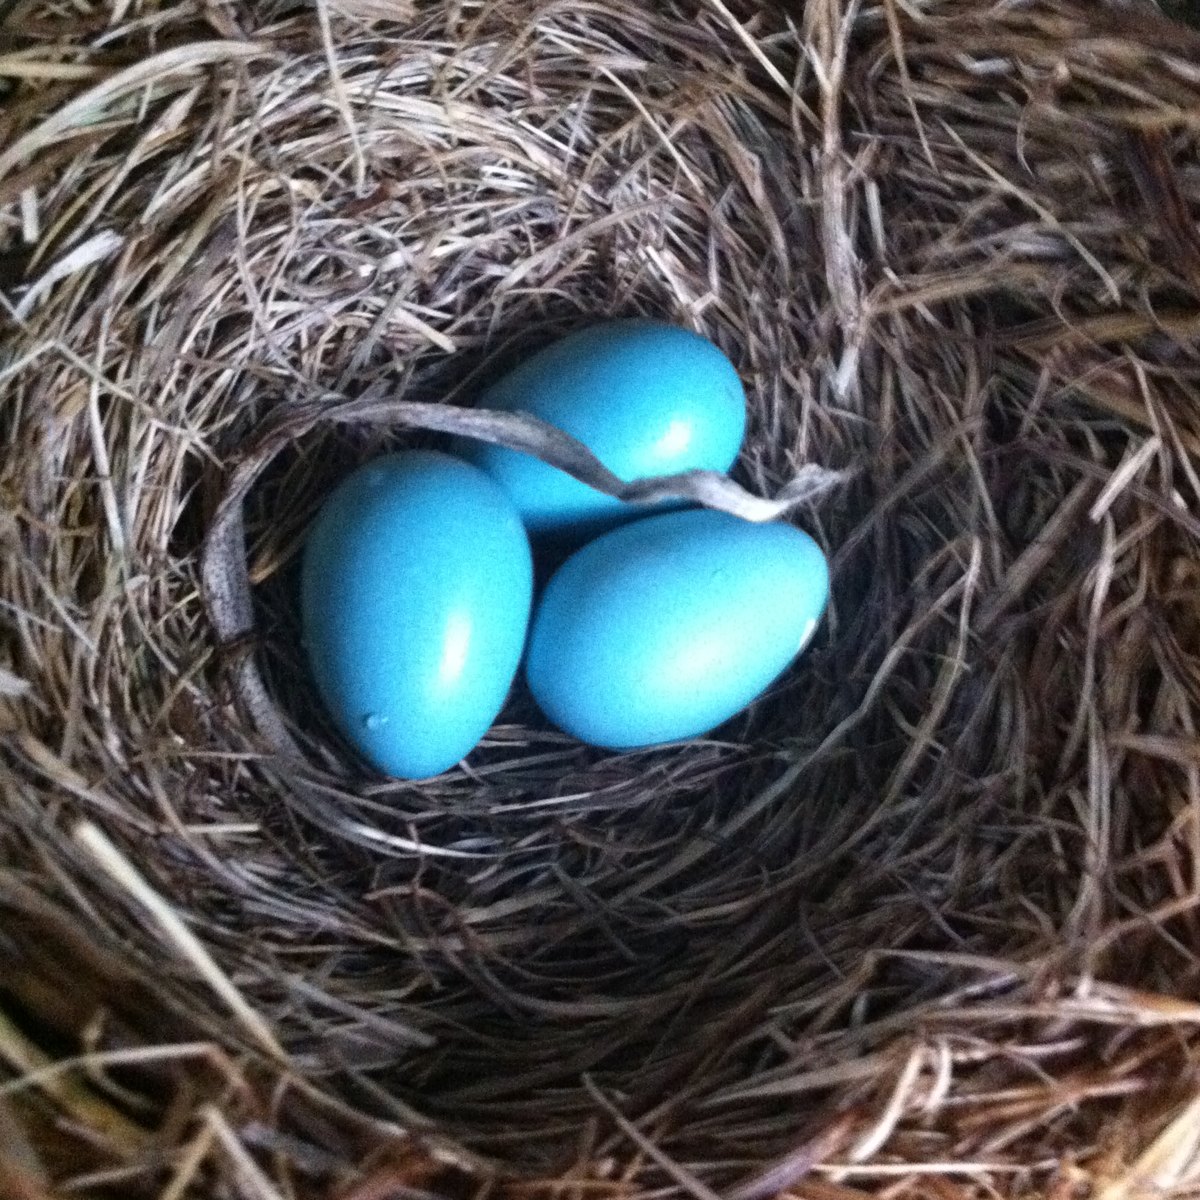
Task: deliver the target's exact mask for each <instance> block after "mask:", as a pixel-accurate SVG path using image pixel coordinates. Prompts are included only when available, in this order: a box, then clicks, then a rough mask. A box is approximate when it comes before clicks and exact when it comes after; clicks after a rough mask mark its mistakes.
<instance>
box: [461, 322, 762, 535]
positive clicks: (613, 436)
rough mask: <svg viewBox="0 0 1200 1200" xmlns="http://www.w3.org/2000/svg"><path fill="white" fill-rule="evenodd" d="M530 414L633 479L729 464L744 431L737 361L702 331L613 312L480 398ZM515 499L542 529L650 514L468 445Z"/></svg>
mask: <svg viewBox="0 0 1200 1200" xmlns="http://www.w3.org/2000/svg"><path fill="white" fill-rule="evenodd" d="M479 403H480V406H481V407H483V408H494V409H500V410H502V411H505V412H526V413H532V414H533V415H534V416H536V417H540V418H541V419H542V420H543V421H548V422H549V423H550V424H551V425H556V426H558V428H559V429H562V430H563V431H565V432H566V433H569V434H571V435H572V436H573V437H575V438H577V439H578V440H579V441H581V442H582V443H583V444H584V445H585V446H587V448H588V449H589V450H591V451H592V453H593V454H595V455H596V457H597V458H598V459H599V460H600V461H601V462H602V463H603V464H604V465H605V466H606V467H607V468H608V469H609V470H610V471H612V472H613V473H614V474H615V475H617V476H618V477H619V478H620V479H622V480H624V481H625V482H626V483H630V482H632V481H633V480H636V479H644V478H646V477H648V476H653V475H670V474H674V473H675V472H677V471H689V470H696V469H706V470H711V471H727V470H729V468H730V467H731V466H732V465H733V462H734V460H735V459H736V458H737V456H738V451H739V450H740V449H741V445H742V437H743V435H744V434H745V431H746V395H745V391H744V390H743V388H742V382H741V380H740V379H739V378H738V374H737V371H735V370H734V368H733V364H732V363H731V362H730V361H729V359H728V358H726V357H725V355H724V354H722V353H721V351H720V350H718V349H717V347H716V346H714V345H713V344H712V342H710V341H708V340H707V339H706V338H702V337H700V336H699V334H695V333H692V332H691V331H690V330H687V329H680V328H678V327H676V326H673V325H665V324H663V323H662V322H659V321H650V320H640V319H639V320H626V321H610V322H607V323H605V324H603V325H596V326H593V327H591V328H588V329H582V330H580V331H578V332H577V333H573V334H570V335H569V336H568V337H565V338H563V339H562V340H561V341H558V342H555V343H554V344H553V345H551V346H548V347H547V348H546V349H545V350H543V351H542V352H541V353H540V354H535V355H534V356H533V357H532V358H529V359H527V360H526V361H525V362H523V363H522V364H521V365H520V366H518V367H517V368H516V369H515V370H514V371H512V372H511V373H510V374H509V375H506V376H505V377H504V378H503V379H501V380H500V381H499V382H498V383H496V384H494V385H493V386H492V387H491V388H489V389H488V390H487V391H486V392H485V393H484V394H483V395H482V396H481V397H480V400H479ZM465 452H466V453H467V454H468V456H469V457H470V458H471V460H472V461H473V462H476V463H478V465H479V466H481V467H482V468H483V469H484V470H485V471H487V472H488V474H489V475H491V476H492V477H493V478H494V479H496V480H497V481H498V482H499V483H500V484H502V485H503V487H504V489H505V490H506V491H507V492H508V494H509V495H510V496H511V497H512V498H513V501H514V503H515V504H516V506H517V509H518V510H519V511H520V513H521V517H522V519H523V520H524V521H525V524H526V526H527V527H528V529H529V532H530V533H531V534H534V535H538V534H544V535H550V536H554V535H568V536H575V537H576V538H577V539H581V538H583V537H587V536H591V535H593V534H595V533H597V532H600V531H602V530H604V529H606V528H609V527H611V526H612V525H615V524H617V523H619V522H620V521H621V520H622V519H626V518H628V517H633V516H640V515H643V514H644V513H645V512H646V509H645V508H644V507H642V506H634V505H629V504H623V503H622V502H621V501H619V500H614V499H613V498H612V497H610V496H606V495H604V493H603V492H598V491H596V490H595V489H594V488H591V487H588V486H587V484H584V483H580V482H579V481H578V480H576V479H572V478H571V476H570V475H567V474H565V473H564V472H562V471H559V470H557V469H556V468H554V467H550V466H547V465H546V464H545V463H543V462H541V461H539V460H538V459H536V458H533V457H532V456H530V455H526V454H520V453H517V452H516V451H513V450H508V449H505V448H503V447H499V446H489V445H486V444H484V443H482V442H475V443H473V444H472V445H471V447H470V448H469V449H467V450H466V451H465Z"/></svg>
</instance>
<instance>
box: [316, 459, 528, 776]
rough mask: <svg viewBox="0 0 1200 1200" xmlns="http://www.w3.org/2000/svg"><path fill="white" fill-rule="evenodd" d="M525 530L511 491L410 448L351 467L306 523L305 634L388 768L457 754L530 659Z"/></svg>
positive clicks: (441, 767) (340, 713) (353, 728)
mask: <svg viewBox="0 0 1200 1200" xmlns="http://www.w3.org/2000/svg"><path fill="white" fill-rule="evenodd" d="M532 592H533V568H532V562H531V556H530V550H529V539H528V537H527V536H526V533H525V530H524V528H523V526H522V524H521V520H520V517H518V515H517V512H516V509H515V508H514V507H513V505H512V502H511V501H510V500H509V498H508V497H507V495H505V493H504V492H503V490H502V489H501V488H500V487H499V486H497V484H496V483H495V482H494V481H493V480H492V479H490V478H489V477H488V476H487V475H485V474H484V473H483V472H482V471H480V470H478V469H477V468H476V467H473V466H471V465H470V464H469V463H465V462H463V461H461V460H460V459H457V458H452V457H451V456H450V455H447V454H440V453H435V452H432V451H424V450H413V451H406V452H403V453H399V454H393V455H389V456H387V457H384V458H379V459H376V460H374V461H373V462H370V463H368V464H366V465H365V466H363V467H361V468H359V470H357V471H355V472H354V473H353V474H352V475H350V476H349V477H348V478H347V479H346V480H345V481H344V482H343V483H342V484H341V485H340V486H339V487H338V488H336V489H335V490H334V492H333V493H332V494H331V495H330V496H329V498H328V500H327V501H326V502H325V504H324V506H323V507H322V509H321V511H320V513H319V514H318V516H317V518H316V520H315V522H314V523H313V526H312V529H311V531H310V533H309V535H308V539H307V543H306V546H305V552H304V564H303V569H302V578H301V616H302V621H303V629H304V639H305V646H306V649H307V653H308V657H309V661H310V664H311V667H312V673H313V676H314V678H315V680H316V683H317V688H318V691H319V692H320V694H321V697H322V699H323V700H324V701H325V705H326V707H327V708H328V709H329V712H330V714H331V715H332V716H333V718H334V720H335V721H336V723H337V725H338V727H339V728H340V729H341V731H342V733H343V734H345V736H346V738H347V739H348V740H349V741H350V742H352V743H353V744H354V746H356V747H357V748H358V750H359V751H360V752H361V753H362V755H363V757H364V758H365V759H366V760H367V761H368V762H369V763H371V764H372V765H373V766H374V767H376V768H377V769H378V770H380V771H382V772H383V773H384V774H386V775H393V776H397V777H399V778H403V779H425V778H428V777H429V776H432V775H437V774H440V773H441V772H442V771H445V770H447V769H448V768H449V767H452V766H453V765H454V764H455V763H457V762H458V761H459V760H460V759H462V758H463V757H464V756H465V755H466V754H467V753H469V752H470V750H471V749H472V748H473V747H474V746H475V745H476V743H478V741H479V740H480V738H482V737H483V735H484V734H485V733H486V732H487V729H488V727H489V726H490V725H491V723H492V722H493V721H494V720H495V718H496V715H497V714H498V713H499V711H500V709H501V707H502V706H503V705H504V701H505V697H506V696H507V695H508V691H509V688H510V686H511V684H512V681H513V677H514V675H515V674H516V671H517V667H518V666H519V664H520V658H521V652H522V650H523V648H524V643H525V636H526V633H527V631H528V624H529V612H530V605H531V602H532Z"/></svg>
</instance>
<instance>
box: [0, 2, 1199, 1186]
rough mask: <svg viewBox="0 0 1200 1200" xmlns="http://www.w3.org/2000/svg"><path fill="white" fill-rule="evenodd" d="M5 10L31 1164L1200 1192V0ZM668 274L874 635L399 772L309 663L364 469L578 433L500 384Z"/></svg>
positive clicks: (18, 812) (11, 831)
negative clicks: (724, 697)
mask: <svg viewBox="0 0 1200 1200" xmlns="http://www.w3.org/2000/svg"><path fill="white" fill-rule="evenodd" d="M7 20H8V24H7V25H6V26H5V27H4V32H5V33H6V34H7V35H8V39H9V41H10V42H11V43H13V44H14V47H15V48H14V49H13V50H12V51H11V52H8V53H5V54H4V55H0V77H3V78H4V79H6V80H7V81H8V89H9V95H8V99H7V102H6V107H5V108H4V109H3V110H2V111H0V121H2V122H3V130H4V133H3V136H2V138H0V205H3V207H2V208H0V215H2V216H3V220H4V223H3V225H2V226H0V239H2V241H0V249H2V251H3V254H2V256H0V271H2V272H3V280H2V285H3V303H4V311H5V319H6V323H7V334H6V339H5V341H6V350H5V360H4V365H3V367H0V380H2V385H0V386H2V387H3V404H2V406H0V428H2V429H3V442H4V445H5V446H6V448H7V450H8V453H7V454H6V455H5V456H4V461H3V466H2V474H0V486H2V488H3V497H4V505H3V512H2V515H0V520H2V521H3V524H2V525H0V531H2V532H0V536H2V537H3V546H2V553H0V637H2V640H0V656H2V657H0V734H2V736H0V782H2V785H3V790H4V795H5V803H4V805H3V807H2V808H0V844H2V845H3V850H4V853H3V862H4V864H5V865H4V867H3V869H2V870H0V905H2V908H3V918H2V920H0V1071H2V1072H3V1074H4V1076H5V1082H4V1083H3V1085H2V1086H0V1185H3V1187H4V1188H7V1189H8V1190H9V1191H10V1192H12V1193H13V1194H19V1195H22V1196H28V1197H37V1198H42V1197H49V1196H50V1195H51V1194H54V1193H55V1190H56V1189H60V1188H66V1189H69V1190H70V1191H71V1192H73V1193H77V1194H88V1195H91V1194H96V1195H113V1196H116V1195H120V1196H124V1197H132V1196H168V1197H171V1198H172V1200H180V1198H182V1197H190V1196H195V1197H200V1196H213V1197H218V1196H219V1197H242V1196H245V1197H256V1198H258V1200H261V1198H263V1197H276V1196H280V1197H284V1196H314V1197H316V1196H321V1197H338V1198H340V1200H382V1198H384V1197H392V1196H405V1197H409V1196H418V1195H420V1196H425V1195H430V1194H434V1195H447V1196H449V1195H454V1196H461V1195H467V1194H471V1195H483V1194H485V1193H486V1194H495V1193H497V1192H498V1193H502V1194H511V1195H513V1196H518V1195H519V1196H521V1197H526V1196H533V1195H541V1194H546V1195H551V1194H558V1193H560V1192H561V1191H562V1190H563V1189H564V1188H568V1187H569V1188H571V1189H572V1190H573V1193H575V1194H578V1195H580V1196H584V1195H591V1194H601V1195H610V1194H614V1195H615V1194H620V1195H622V1196H629V1195H634V1196H646V1197H649V1196H662V1197H667V1196H673V1195H691V1196H695V1197H700V1198H702V1200H713V1197H714V1196H716V1195H720V1196H722V1197H730V1198H734V1200H758V1198H759V1197H762V1198H765V1197H769V1196H774V1195H776V1194H781V1193H784V1192H786V1193H788V1194H790V1195H795V1196H803V1197H811V1198H812V1200H854V1198H855V1197H857V1196H861V1195H863V1194H865V1193H872V1194H874V1193H878V1194H881V1195H884V1194H886V1195H888V1196H897V1197H900V1196H926V1195H938V1196H941V1197H948V1196H968V1195H970V1196H980V1197H982V1196H995V1195H997V1194H1017V1193H1026V1194H1047V1195H1062V1196H1068V1195H1075V1194H1080V1195H1082V1194H1087V1193H1088V1192H1089V1191H1091V1192H1094V1193H1095V1194H1098V1195H1105V1196H1113V1197H1115V1196H1118V1195H1119V1196H1136V1195H1139V1194H1143V1193H1144V1194H1151V1193H1153V1194H1155V1195H1161V1194H1163V1191H1164V1190H1166V1191H1170V1190H1171V1189H1179V1190H1180V1191H1183V1190H1186V1189H1187V1188H1188V1186H1189V1185H1193V1186H1194V1184H1195V1181H1196V1180H1197V1178H1200V1147H1198V1143H1197V1137H1196V1134H1195V1130H1196V1128H1197V1126H1198V1125H1200V1076H1198V1074H1197V1070H1196V1055H1197V1051H1198V1050H1200V1040H1198V1038H1197V1034H1196V1027H1197V1023H1198V1021H1200V1004H1198V1003H1196V999H1197V990H1198V987H1200V972H1198V969H1197V964H1198V959H1197V954H1198V952H1200V927H1198V926H1197V916H1196V902H1197V887H1198V884H1197V875H1196V872H1197V869H1198V868H1197V848H1198V846H1200V751H1198V750H1197V745H1198V743H1197V735H1196V728H1197V723H1198V721H1200V711H1198V706H1197V705H1198V699H1200V623H1198V621H1197V582H1198V576H1200V569H1198V566H1197V557H1196V551H1197V543H1198V540H1200V517H1198V516H1197V508H1198V505H1200V478H1198V476H1197V455H1198V451H1200V417H1198V415H1197V414H1198V412H1200V409H1198V408H1197V405H1196V382H1195V381H1196V379H1197V371H1198V366H1200V364H1198V360H1197V355H1196V338H1197V335H1198V334H1200V305H1198V302H1197V294H1198V293H1197V289H1198V286H1200V236H1198V235H1197V226H1196V221H1197V218H1198V216H1200V173H1197V170H1196V167H1195V152H1196V133H1195V120H1194V113H1195V112H1196V111H1197V107H1198V104H1200V72H1197V69H1196V66H1195V64H1196V62H1197V61H1200V54H1198V51H1200V39H1198V38H1197V37H1196V36H1195V35H1193V34H1191V33H1190V31H1189V30H1188V29H1187V28H1185V27H1184V26H1182V25H1178V24H1175V23H1173V22H1172V21H1170V20H1168V19H1167V18H1165V17H1163V16H1161V15H1159V14H1158V13H1157V12H1156V11H1154V10H1152V9H1151V8H1149V7H1148V8H1147V9H1146V10H1145V11H1140V10H1134V9H1133V8H1131V7H1122V8H1117V7H1113V8H1111V9H1109V8H1105V7H1101V6H1098V5H1088V6H1082V5H1081V6H1076V5H1072V4H1067V3H1062V2H1059V0H1032V2H1028V3H1020V4H1009V5H997V4H994V3H992V0H986V2H985V0H929V2H928V3H922V4H920V5H914V4H911V3H906V2H902V0H883V2H881V3H877V4H876V3H861V4H850V3H845V2H843V0H812V2H810V3H809V4H807V5H805V6H802V7H801V6H794V7H789V6H783V7H777V6H774V5H761V6H759V5H753V4H745V3H732V2H731V0H704V2H703V3H700V2H697V3H694V4H690V3H677V4H664V5H657V6H644V5H642V4H638V3H634V2H633V0H601V2H599V3H580V2H576V0H563V2H560V3H538V4H534V5H525V4H515V3H514V4H508V3H498V4H487V5H476V4H467V3H449V2H446V3H432V2H431V3H421V4H418V5H416V6H415V7H414V8H413V9H411V10H410V9H408V8H406V7H405V6H404V5H403V4H398V3H396V4H393V3H388V4H378V3H371V2H368V0H336V2H335V0H317V2H316V4H315V5H314V6H313V7H311V8H304V9H302V10H301V9H294V8H292V7H291V6H289V5H284V4H274V3H271V4H261V5H257V4H256V5H253V6H251V5H245V6H240V5H237V4H219V5H193V4H191V3H186V2H183V0H179V2H176V3H167V4H164V5H162V6H152V5H142V4H139V3H124V4H117V5H113V6H109V8H107V9H106V10H105V11H104V13H100V12H99V10H96V11H92V10H86V11H85V9H84V8H83V7H79V6H77V7H74V8H70V7H66V6H59V5H53V4H49V3H42V2H41V0H35V2H33V3H23V4H19V5H17V7H16V10H15V13H14V12H12V11H8V12H7ZM640 314H645V315H652V316H655V317H659V318H664V319H667V320H671V321H674V322H677V323H680V324H683V325H686V326H688V327H690V328H693V329H695V330H697V331H698V332H701V333H703V334H705V335H706V336H708V337H710V338H712V339H713V340H714V341H715V342H717V344H718V345H720V346H721V348H722V349H723V350H725V351H726V352H727V353H728V354H729V355H730V357H731V358H732V359H733V361H734V363H735V364H736V365H737V367H738V368H739V371H740V372H741V374H742V377H743V379H744V380H745V381H746V385H747V391H748V396H749V400H750V413H749V432H748V436H747V440H746V444H745V448H744V451H743V454H742V456H741V458H740V460H739V462H738V465H737V467H736V469H735V472H734V475H735V479H736V481H737V483H738V484H739V485H740V490H738V491H737V492H733V491H730V492H728V493H722V494H721V495H719V496H712V495H708V496H707V500H708V501H709V502H711V503H714V504H717V505H723V506H727V507H728V506H733V507H736V506H737V505H739V504H752V501H750V500H748V499H747V498H746V497H747V496H750V497H754V496H757V497H765V498H773V497H777V498H779V504H778V509H779V511H784V512H786V514H787V518H786V519H791V520H794V521H796V522H797V523H799V524H801V525H803V526H804V527H805V528H806V529H808V530H809V531H810V532H812V533H813V534H814V536H816V537H817V538H818V539H819V540H820V541H821V542H822V543H823V545H824V546H825V547H826V549H827V550H828V551H829V553H830V555H831V560H832V567H833V596H832V601H831V607H830V611H829V615H828V617H827V619H826V620H825V622H824V623H823V626H822V628H821V631H820V633H819V635H818V636H817V638H816V640H815V642H814V643H813V645H812V646H811V647H810V649H809V650H808V651H807V653H806V655H805V657H804V659H803V660H802V661H801V663H800V664H799V665H798V666H797V667H796V668H795V669H794V670H793V671H792V672H790V673H789V674H788V675H787V676H785V677H784V679H783V680H782V681H780V683H779V684H778V685H776V686H775V687H774V688H773V689H772V690H771V691H770V693H769V694H768V695H767V696H766V697H764V698H763V699H762V700H761V701H760V702H758V703H757V704H756V705H754V706H753V707H752V708H751V709H750V710H749V711H748V712H747V713H745V714H743V715H741V716H739V717H738V718H736V719H735V720H733V721H732V722H730V723H729V724H727V725H726V726H724V727H722V728H721V729H720V730H719V731H717V733H716V734H714V735H712V736H710V737H707V738H702V739H697V740H695V741H693V742H689V743H687V744H685V745H677V746H670V747H664V748H659V749H655V750H650V751H645V752H640V753H634V754H625V755H615V754H610V753H606V752H602V751H598V750H594V749H590V748H587V747H583V746H580V745H579V744H577V743H575V742H573V741H572V740H571V739H569V738H566V737H564V736H562V735H561V734H558V733H556V732H555V731H553V730H551V729H548V728H547V727H546V726H545V724H544V723H543V722H541V721H540V719H539V718H538V716H537V714H536V712H535V711H534V709H533V707H532V705H531V704H530V703H529V701H528V699H527V698H526V697H525V696H524V695H523V694H522V692H521V690H520V688H519V687H518V688H517V689H516V691H515V692H514V695H513V697H512V699H511V701H510V704H509V706H508V707H507V708H506V709H505V711H504V713H503V714H502V715H501V717H500V719H499V721H498V723H497V724H496V726H495V727H494V728H493V730H492V731H491V733H490V734H489V736H488V738H487V739H486V741H485V743H484V744H483V745H482V746H481V747H480V748H479V749H478V751H476V752H475V753H474V754H473V755H472V756H471V757H470V758H469V760H468V762H467V764H466V765H465V766H464V767H462V768H460V769H456V770H454V771H452V772H449V773H447V774H446V775H444V776H442V777H440V778H438V779H436V780H433V781H430V782H427V783H421V784H413V783H404V782H398V781H389V780H383V779H380V778H377V777H373V776H371V775H370V774H369V773H367V772H365V771H364V770H363V769H362V768H361V766H360V765H359V764H357V763H356V761H355V759H354V757H353V755H352V754H351V753H350V752H349V751H348V750H347V748H346V747H345V746H344V745H343V744H342V743H340V742H339V740H338V738H337V737H336V735H335V734H334V733H333V731H332V729H331V727H330V726H329V725H328V723H327V722H326V720H325V719H324V717H323V716H322V715H321V712H320V708H319V705H318V704H317V703H316V701H315V698H314V696H313V694H312V691H311V687H310V684H309V682H308V680H307V676H306V674H305V671H304V668H303V663H302V656H301V653H300V648H299V641H298V635H297V631H296V628H295V618H294V597H295V569H296V564H297V557H298V553H299V548H300V546H301V544H302V539H303V535H304V531H305V529H306V527H307V524H308V522H309V521H310V520H311V518H312V515H313V513H314V512H315V510H316V507H317V506H318V505H319V503H320V501H321V499H322V498H323V496H324V495H326V494H327V493H328V491H329V489H330V487H332V486H333V484H334V483H335V482H336V481H337V480H338V479H339V478H341V477H342V476H344V474H345V473H346V472H347V471H349V470H350V469H352V468H353V467H354V466H355V465H357V464H358V463H361V462H363V461H365V460H367V459H368V458H370V457H372V456H373V455H376V454H378V453H381V452H383V451H385V450H387V449H391V448H395V447H397V446H405V445H413V444H422V443H425V442H430V441H433V442H434V444H436V440H437V439H438V438H439V437H443V436H445V435H446V434H447V433H449V432H462V431H464V430H465V431H467V432H472V431H473V432H474V433H475V434H480V433H482V434H483V435H485V436H491V437H499V438H501V439H504V440H510V441H511V440H513V439H516V440H518V441H519V440H520V439H522V438H529V437H534V438H535V439H536V437H537V436H538V431H536V430H533V431H532V432H531V430H530V429H529V428H526V427H522V426H521V425H520V423H519V422H517V423H515V424H513V423H510V424H509V425H507V426H504V427H503V428H499V427H487V428H483V427H482V426H481V425H480V424H479V422H478V419H477V418H476V417H475V415H474V414H473V413H472V410H471V409H470V404H471V402H472V400H473V398H474V396H475V395H476V394H477V392H478V391H479V390H480V388H481V386H482V385H484V384H486V382H487V381H488V380H489V379H492V378H495V376H496V375H497V374H498V373H499V372H500V371H501V370H503V368H504V366H505V364H506V363H511V362H512V361H515V360H516V359H517V358H519V357H520V356H521V355H523V354H525V353H528V352H529V351H530V350H531V349H532V348H535V347H536V346H538V345H540V344H543V343H544V342H546V341H547V340H549V339H550V338H552V337H554V336H557V335H559V334H561V333H563V332H565V331H567V330H570V329H573V328H577V327H580V326H582V325H585V324H587V323H590V322H592V321H595V320H597V319H600V318H604V317H608V316H629V315H640ZM472 421H475V424H474V425H472V424H471V422H472ZM485 424H486V422H485ZM542 432H543V433H544V431H542ZM538 449H539V452H541V453H545V454H547V455H548V456H550V457H552V458H553V457H555V456H556V455H557V456H558V457H559V458H560V459H561V460H562V461H563V463H564V465H568V466H570V468H571V469H572V470H574V471H576V472H577V473H580V474H582V475H584V476H587V475H588V474H589V472H592V473H593V474H594V467H595V464H594V463H593V464H589V463H588V462H587V461H586V459H581V458H579V457H578V454H577V449H578V448H577V447H576V448H572V447H571V446H570V445H566V444H547V443H544V442H539V443H538ZM597 478H598V477H597ZM600 482H605V481H603V480H600ZM605 486H609V487H613V488H615V487H617V486H619V485H618V484H617V483H615V482H614V481H611V480H609V481H607V482H606V483H605ZM684 486H685V487H686V486H690V485H684ZM767 507H770V506H767ZM756 512H757V514H758V515H763V514H764V512H765V509H764V508H763V506H762V505H760V506H759V509H757V510H756ZM1076 1189H1079V1190H1078V1191H1077V1190H1076Z"/></svg>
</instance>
